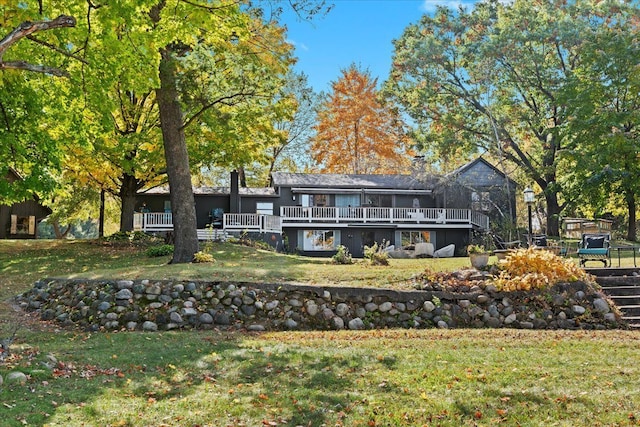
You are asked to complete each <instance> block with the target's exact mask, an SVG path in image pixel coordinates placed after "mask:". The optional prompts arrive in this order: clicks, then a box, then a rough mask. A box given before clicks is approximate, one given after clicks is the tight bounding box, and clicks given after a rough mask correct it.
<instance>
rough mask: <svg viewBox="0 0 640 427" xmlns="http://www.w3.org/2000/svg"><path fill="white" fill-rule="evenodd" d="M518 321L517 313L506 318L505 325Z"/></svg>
mask: <svg viewBox="0 0 640 427" xmlns="http://www.w3.org/2000/svg"><path fill="white" fill-rule="evenodd" d="M516 320H517V317H516V314H515V313H511V314H510V315H508V316H507V317H505V318H504V324H505V325H510V324H512V323H513V322H515V321H516Z"/></svg>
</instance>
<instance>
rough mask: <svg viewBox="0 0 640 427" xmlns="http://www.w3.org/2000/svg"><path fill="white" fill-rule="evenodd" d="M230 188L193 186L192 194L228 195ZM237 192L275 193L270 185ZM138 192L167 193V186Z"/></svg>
mask: <svg viewBox="0 0 640 427" xmlns="http://www.w3.org/2000/svg"><path fill="white" fill-rule="evenodd" d="M230 193H231V189H230V188H229V187H193V194H196V195H216V194H218V195H221V196H224V195H229V194H230ZM239 193H240V195H242V196H273V195H275V194H276V191H275V189H274V188H271V187H257V188H247V187H240V188H239ZM140 194H159V195H161V194H169V186H168V185H163V186H161V187H155V188H151V189H149V190H147V191H141V192H140Z"/></svg>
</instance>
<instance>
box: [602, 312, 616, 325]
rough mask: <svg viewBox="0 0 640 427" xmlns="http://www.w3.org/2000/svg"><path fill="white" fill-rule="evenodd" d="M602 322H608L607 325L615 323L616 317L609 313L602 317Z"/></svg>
mask: <svg viewBox="0 0 640 427" xmlns="http://www.w3.org/2000/svg"><path fill="white" fill-rule="evenodd" d="M604 320H605V322H609V323H616V322H617V319H616V315H615V313H612V312H609V313H607V314H605V315H604Z"/></svg>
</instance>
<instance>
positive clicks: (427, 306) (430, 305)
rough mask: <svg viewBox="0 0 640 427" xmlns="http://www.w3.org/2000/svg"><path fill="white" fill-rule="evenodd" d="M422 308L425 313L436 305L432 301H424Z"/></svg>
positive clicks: (429, 311)
mask: <svg viewBox="0 0 640 427" xmlns="http://www.w3.org/2000/svg"><path fill="white" fill-rule="evenodd" d="M422 308H423V309H424V311H426V312H427V313H431V312H432V311H433V310H435V309H436V305H435V304H434V303H432V302H431V301H425V302H424V304H422Z"/></svg>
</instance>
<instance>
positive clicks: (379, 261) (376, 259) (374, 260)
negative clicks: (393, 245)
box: [364, 242, 389, 265]
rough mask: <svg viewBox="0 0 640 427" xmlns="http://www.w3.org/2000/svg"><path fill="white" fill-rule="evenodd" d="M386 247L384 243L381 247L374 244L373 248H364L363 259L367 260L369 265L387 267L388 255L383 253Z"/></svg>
mask: <svg viewBox="0 0 640 427" xmlns="http://www.w3.org/2000/svg"><path fill="white" fill-rule="evenodd" d="M385 247H386V245H385V243H384V242H382V245H380V246H378V242H376V243H374V244H373V246H371V247H369V246H365V247H364V257H365V259H367V260H369V263H371V265H389V254H388V253H387V252H385V251H384V248H385Z"/></svg>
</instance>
